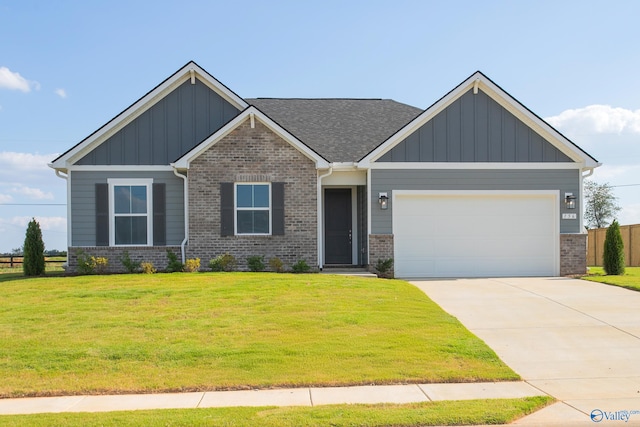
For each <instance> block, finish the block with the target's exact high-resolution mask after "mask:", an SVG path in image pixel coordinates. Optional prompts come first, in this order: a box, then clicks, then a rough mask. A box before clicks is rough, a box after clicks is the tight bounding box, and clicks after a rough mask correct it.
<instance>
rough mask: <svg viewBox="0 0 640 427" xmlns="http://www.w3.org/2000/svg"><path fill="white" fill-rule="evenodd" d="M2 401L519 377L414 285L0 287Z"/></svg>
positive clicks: (59, 282)
mask: <svg viewBox="0 0 640 427" xmlns="http://www.w3.org/2000/svg"><path fill="white" fill-rule="evenodd" d="M0 378H2V381H1V382H0V396H2V397H18V396H45V395H68V394H108V393H123V392H133V393H136V392H168V391H196V390H198V391H200V390H214V389H246V388H266V387H298V386H335V385H355V384H391V383H422V382H463V381H496V380H497V381H501V380H515V379H518V376H517V374H515V373H514V372H513V371H512V370H511V369H509V368H508V367H507V366H506V365H505V364H504V363H502V362H501V361H500V360H499V359H498V357H497V356H496V354H495V353H494V352H493V351H492V350H491V349H490V348H489V347H488V346H487V345H485V344H484V343H483V342H482V341H480V340H479V339H478V338H476V337H475V336H474V335H472V334H471V333H470V332H469V331H467V330H466V329H465V328H464V327H463V326H462V325H461V324H460V323H459V322H458V321H457V320H456V319H455V318H453V317H451V316H449V315H448V314H446V313H445V312H444V311H442V309H440V308H439V307H438V306H437V305H436V304H435V303H433V302H432V301H431V300H430V299H428V298H427V297H426V295H424V294H423V293H422V292H421V291H420V290H418V289H417V288H415V287H414V286H412V285H410V284H408V283H406V282H403V281H399V280H383V279H370V278H354V277H343V276H330V275H322V274H312V275H292V274H272V273H190V274H189V273H174V274H155V275H112V276H80V277H47V278H36V279H24V280H9V281H4V282H0Z"/></svg>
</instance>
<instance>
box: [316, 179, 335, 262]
mask: <svg viewBox="0 0 640 427" xmlns="http://www.w3.org/2000/svg"><path fill="white" fill-rule="evenodd" d="M332 173H333V166H330V167H329V170H328V171H327V173H325V174H324V175H319V176H318V194H317V197H316V199H317V204H318V208H317V210H318V268H319V269H320V271H322V267H324V253H323V250H322V248H323V241H322V235H323V231H324V228H323V222H322V178H326V177H328V176H329V175H331V174H332Z"/></svg>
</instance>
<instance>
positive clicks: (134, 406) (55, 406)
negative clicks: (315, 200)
mask: <svg viewBox="0 0 640 427" xmlns="http://www.w3.org/2000/svg"><path fill="white" fill-rule="evenodd" d="M541 395H544V393H542V392H540V390H538V389H537V388H535V387H533V386H531V385H530V384H527V383H526V382H499V383H468V384H413V385H386V386H358V387H326V388H295V389H272V390H247V391H208V392H196V393H165V394H129V395H110V396H62V397H34V398H20V399H1V400H0V415H17V414H36V413H44V412H109V411H131V410H140V409H181V408H213V407H225V406H318V405H332V404H339V403H364V404H373V403H412V402H426V401H440V400H469V399H502V398H519V397H529V396H541Z"/></svg>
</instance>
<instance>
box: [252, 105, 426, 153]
mask: <svg viewBox="0 0 640 427" xmlns="http://www.w3.org/2000/svg"><path fill="white" fill-rule="evenodd" d="M245 101H246V102H247V103H249V104H251V105H254V106H255V107H257V108H258V109H259V110H260V111H262V112H263V113H265V114H266V115H268V116H269V117H270V118H271V119H272V120H274V121H276V122H277V123H278V124H279V125H280V126H282V127H283V128H285V129H286V130H287V131H289V132H290V133H291V134H293V135H295V136H296V137H297V138H298V139H299V140H301V141H302V142H303V143H305V144H306V145H308V146H309V147H310V148H311V149H313V150H314V151H315V152H317V153H318V154H320V155H321V156H322V157H324V158H325V159H327V160H328V161H330V162H355V161H358V160H360V159H361V158H362V157H364V156H365V155H367V154H368V153H369V152H370V151H371V150H373V149H374V148H376V147H377V146H378V145H380V144H381V143H382V142H384V141H385V140H386V139H387V138H389V137H390V136H391V135H393V134H394V133H395V132H396V131H398V130H399V129H400V128H402V127H403V126H404V125H406V124H407V123H409V122H410V121H411V120H413V119H414V118H415V117H416V116H417V115H418V114H420V113H422V111H423V110H421V109H419V108H416V107H412V106H410V105H406V104H402V103H400V102H396V101H393V100H391V99H340V98H337V99H322V98H320V99H301V98H257V99H245Z"/></svg>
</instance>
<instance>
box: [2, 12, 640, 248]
mask: <svg viewBox="0 0 640 427" xmlns="http://www.w3.org/2000/svg"><path fill="white" fill-rule="evenodd" d="M639 16H640V2H638V1H633V0H629V1H615V0H613V1H606V2H605V1H602V2H600V1H598V2H596V1H588V0H582V1H559V0H555V1H490V0H485V1H482V2H479V1H403V0H395V1H372V0H367V1H344V0H343V1H331V0H329V1H328V0H322V1H302V0H300V1H276V0H273V1H252V0H245V1H242V2H229V1H225V2H216V1H189V2H184V1H182V2H170V1H162V0H154V1H153V2H152V1H140V0H127V1H119V0H115V1H114V0H111V1H79V0H77V1H66V0H56V1H53V2H52V1H45V0H41V1H30V0H0V233H1V234H2V235H3V236H4V237H3V238H2V239H1V240H0V252H4V251H10V250H11V249H13V248H17V247H19V246H20V245H22V243H23V240H24V233H25V230H26V225H27V222H28V221H29V219H30V218H31V217H36V218H37V219H38V220H39V221H40V224H41V227H42V229H43V234H44V238H45V245H46V247H47V248H48V249H65V248H66V220H65V217H66V207H65V206H64V204H65V203H66V188H65V181H64V180H62V179H60V178H57V177H56V176H55V173H54V172H53V170H51V169H49V168H48V167H47V166H46V164H47V163H48V162H50V161H51V160H53V159H54V158H55V157H56V156H57V155H58V154H59V153H62V152H64V151H66V150H67V149H68V148H70V147H71V146H73V145H75V144H76V143H77V142H79V141H80V140H82V139H83V138H85V137H86V136H88V135H89V134H91V133H92V132H93V131H95V130H96V129H97V128H99V127H100V126H102V125H103V124H104V123H106V122H107V121H108V120H110V119H111V118H113V117H114V116H115V115H117V114H118V113H120V112H121V111H122V110H124V109H125V108H126V107H128V106H129V105H130V104H132V103H133V102H134V101H136V100H137V99H138V98H140V97H141V96H143V95H144V94H145V93H146V92H148V91H149V90H150V89H152V88H153V87H155V86H156V85H157V84H158V83H160V82H162V81H163V80H164V79H165V78H166V77H168V76H169V75H171V74H172V73H173V72H175V71H176V70H177V69H179V68H180V67H182V66H183V65H184V64H186V63H187V62H188V61H189V60H194V61H196V62H197V63H198V64H199V65H201V66H202V67H204V68H205V69H206V70H207V71H209V72H210V73H211V74H213V75H214V76H215V77H216V78H217V79H218V80H220V81H221V82H223V83H224V84H225V85H227V86H228V87H230V88H231V89H232V90H233V91H234V92H236V93H237V94H239V95H240V96H242V97H247V98H248V97H258V96H265V97H269V96H271V97H362V98H391V99H395V100H396V101H400V102H404V103H407V104H411V105H414V106H417V107H421V108H426V107H428V106H429V105H431V104H432V103H433V102H435V101H436V100H438V99H439V98H440V97H441V96H443V95H444V94H445V93H447V92H448V91H449V90H451V89H452V88H453V87H455V86H456V85H457V84H458V83H460V82H461V81H462V80H464V79H465V78H467V77H468V76H469V75H471V74H472V73H473V72H474V71H476V70H481V71H482V72H484V73H485V74H487V75H488V76H489V77H490V78H491V79H492V80H494V81H495V82H496V83H498V84H499V85H500V86H501V87H502V88H503V89H505V90H506V91H507V92H509V93H510V94H511V95H513V96H514V97H515V98H516V99H518V100H519V101H520V102H522V103H523V104H524V105H526V106H527V107H528V108H530V109H531V110H533V111H534V112H535V113H536V114H538V115H539V116H541V117H543V118H545V119H547V120H548V121H549V122H550V123H551V124H552V125H553V126H555V127H556V128H557V129H558V130H560V131H561V132H562V133H564V134H565V135H566V136H567V137H569V138H570V139H572V140H573V141H574V142H575V143H576V144H578V145H579V146H581V147H582V148H583V149H585V150H586V151H587V152H589V153H590V154H592V155H593V156H594V157H595V158H597V159H598V160H599V161H601V162H603V163H604V166H603V167H601V168H598V169H597V170H596V173H595V174H594V176H593V178H592V179H594V180H596V181H598V182H608V183H610V184H611V185H614V186H617V187H615V194H616V196H617V197H618V198H619V204H620V205H621V206H622V207H623V210H622V211H621V212H620V215H619V219H620V222H621V223H622V224H630V223H640V197H639V196H640V186H628V185H633V184H640V78H639V77H638V70H639V69H640V49H639V48H638V40H640V25H638V17H639ZM618 186H619V187H618Z"/></svg>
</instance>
